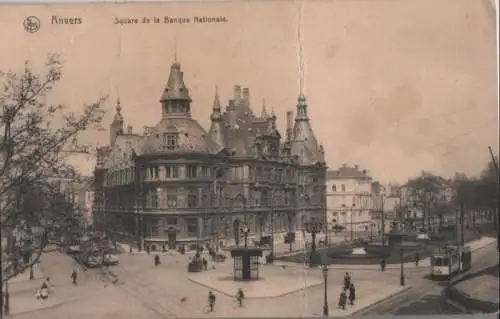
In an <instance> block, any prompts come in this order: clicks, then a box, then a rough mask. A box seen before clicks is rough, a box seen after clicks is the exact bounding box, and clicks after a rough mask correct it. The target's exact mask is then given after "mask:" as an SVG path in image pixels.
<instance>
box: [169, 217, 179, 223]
mask: <svg viewBox="0 0 500 319" xmlns="http://www.w3.org/2000/svg"><path fill="white" fill-rule="evenodd" d="M167 225H177V217H167Z"/></svg>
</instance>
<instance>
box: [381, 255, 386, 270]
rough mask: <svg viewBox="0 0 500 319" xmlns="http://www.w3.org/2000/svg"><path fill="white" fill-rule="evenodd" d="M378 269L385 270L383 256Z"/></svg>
mask: <svg viewBox="0 0 500 319" xmlns="http://www.w3.org/2000/svg"><path fill="white" fill-rule="evenodd" d="M380 271H385V258H382V260H381V261H380Z"/></svg>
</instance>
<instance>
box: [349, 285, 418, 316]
mask: <svg viewBox="0 0 500 319" xmlns="http://www.w3.org/2000/svg"><path fill="white" fill-rule="evenodd" d="M412 288H413V287H412V286H407V287H405V288H404V289H403V290H400V291H397V292H395V293H392V294H390V295H389V296H387V297H385V298H383V299H380V300H378V301H376V302H374V303H372V304H370V305H368V306H366V307H363V308H361V309H359V310H356V311H355V312H353V313H351V314H349V315H347V317H352V316H359V315H360V314H361V313H363V312H365V311H367V310H368V309H370V308H372V307H373V308H376V307H377V306H378V305H380V304H381V303H383V302H385V301H387V300H388V299H391V298H394V297H396V296H399V295H402V294H404V293H405V292H407V291H409V290H410V289H412Z"/></svg>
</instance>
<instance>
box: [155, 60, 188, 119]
mask: <svg viewBox="0 0 500 319" xmlns="http://www.w3.org/2000/svg"><path fill="white" fill-rule="evenodd" d="M191 101H192V100H191V97H190V96H189V90H188V89H187V87H186V85H185V84H184V74H183V73H182V71H181V65H180V63H179V62H177V61H176V62H174V63H173V64H172V66H171V67H170V76H169V78H168V82H167V85H166V86H165V89H164V90H163V95H162V97H161V99H160V102H161V106H162V117H163V118H169V117H189V118H190V117H191Z"/></svg>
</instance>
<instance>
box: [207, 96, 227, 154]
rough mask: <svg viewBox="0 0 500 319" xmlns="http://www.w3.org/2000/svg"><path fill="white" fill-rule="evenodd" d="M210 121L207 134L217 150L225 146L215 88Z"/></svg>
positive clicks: (218, 101)
mask: <svg viewBox="0 0 500 319" xmlns="http://www.w3.org/2000/svg"><path fill="white" fill-rule="evenodd" d="M210 119H211V120H212V125H211V126H210V131H209V132H208V136H209V138H210V139H211V140H212V141H213V142H214V143H215V144H217V148H218V149H220V148H224V147H225V145H226V144H225V141H224V134H223V133H224V132H223V126H222V113H221V106H220V99H219V92H218V89H217V87H215V97H214V103H213V106H212V115H211V116H210Z"/></svg>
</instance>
